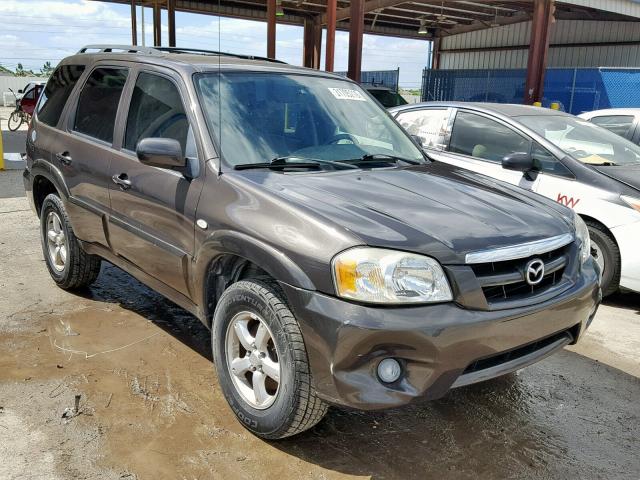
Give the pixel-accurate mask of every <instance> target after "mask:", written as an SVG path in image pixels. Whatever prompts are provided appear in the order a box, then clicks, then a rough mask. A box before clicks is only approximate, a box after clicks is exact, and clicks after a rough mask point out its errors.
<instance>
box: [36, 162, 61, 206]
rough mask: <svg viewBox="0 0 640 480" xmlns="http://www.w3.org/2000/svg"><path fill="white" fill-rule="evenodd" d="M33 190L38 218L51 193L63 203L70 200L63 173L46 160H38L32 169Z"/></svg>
mask: <svg viewBox="0 0 640 480" xmlns="http://www.w3.org/2000/svg"><path fill="white" fill-rule="evenodd" d="M31 178H32V183H31V188H32V193H33V202H34V205H35V208H36V213H37V214H38V217H39V216H40V210H41V208H42V202H43V201H44V199H45V197H46V196H47V195H49V194H50V193H56V194H58V196H59V197H61V200H62V201H63V202H66V201H67V200H68V199H69V189H68V188H67V186H66V184H65V182H64V179H63V177H62V173H61V172H60V170H58V169H57V168H56V167H54V166H53V165H51V164H50V163H49V162H46V161H44V160H36V161H34V162H33V165H32V167H31Z"/></svg>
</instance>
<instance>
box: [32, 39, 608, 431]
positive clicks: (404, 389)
mask: <svg viewBox="0 0 640 480" xmlns="http://www.w3.org/2000/svg"><path fill="white" fill-rule="evenodd" d="M27 157H28V161H27V169H26V170H25V173H24V182H25V187H26V190H27V193H28V195H29V197H30V199H31V201H32V205H33V207H34V209H35V211H36V213H37V214H38V215H39V217H40V219H41V232H42V245H43V251H44V256H45V259H46V263H47V266H48V268H49V271H50V273H51V276H52V278H53V279H54V281H55V282H56V283H57V284H58V285H59V286H60V287H62V288H66V289H74V288H79V287H83V286H87V285H89V284H91V283H92V282H93V281H94V280H95V279H96V277H97V276H98V274H99V271H100V263H101V261H102V259H106V260H107V261H109V262H111V263H113V264H114V265H117V266H118V267H120V268H122V269H124V270H126V271H127V272H129V273H131V274H132V275H133V276H135V277H136V278H138V279H140V280H141V281H143V282H145V283H146V284H148V285H149V286H151V287H152V288H154V289H156V290H157V291H158V292H160V293H162V294H163V295H165V296H166V297H168V298H169V299H171V300H172V301H174V302H175V303H177V304H179V305H180V306H182V307H184V308H185V309H187V310H188V311H190V312H192V313H193V314H194V315H196V316H198V318H200V319H201V320H202V322H203V323H204V324H205V325H207V326H208V327H210V328H211V332H212V349H213V356H214V360H215V364H216V368H217V372H218V378H219V382H220V385H221V387H222V390H223V392H224V394H225V397H226V398H227V400H228V402H229V404H230V406H231V408H232V409H233V411H234V412H235V414H236V415H237V417H238V418H239V420H240V421H241V422H242V423H243V424H244V425H245V426H246V427H247V428H248V429H249V430H251V431H252V432H254V433H256V434H258V435H260V436H263V437H265V438H282V437H286V436H289V435H293V434H295V433H298V432H300V431H303V430H305V429H307V428H309V427H311V426H313V425H314V424H315V423H316V422H318V421H319V420H320V419H321V418H322V416H323V415H324V413H325V411H326V408H327V404H330V403H331V404H337V405H345V406H350V407H354V408H360V409H380V408H389V407H396V406H400V405H404V404H407V403H409V402H412V401H415V400H418V399H433V398H437V397H440V396H442V395H444V394H446V392H447V391H448V390H449V389H450V388H454V387H459V386H463V385H467V384H470V383H474V382H478V381H481V380H485V379H487V378H492V377H495V376H497V375H502V374H505V373H508V372H511V371H513V370H516V369H519V368H522V367H524V366H526V365H529V364H531V363H533V362H535V361H537V360H540V359H542V358H544V357H545V356H547V355H549V354H551V353H552V352H554V351H556V350H557V349H559V348H562V347H563V346H564V345H566V344H569V343H575V342H576V341H578V339H579V337H580V335H581V334H582V333H583V332H584V331H585V329H586V328H587V327H588V325H589V323H590V322H591V320H592V318H593V316H594V314H595V311H596V308H597V306H598V303H599V301H600V287H599V272H598V269H597V266H596V265H595V262H594V261H593V259H592V257H591V256H590V246H589V236H588V233H587V229H586V226H585V224H584V222H582V221H581V220H580V219H579V217H577V216H574V214H573V213H572V212H571V211H570V210H569V209H567V208H565V207H563V206H561V205H559V204H557V203H555V202H552V201H550V200H547V199H545V198H543V197H539V196H536V195H535V194H531V193H528V192H525V191H523V190H520V189H518V188H517V187H512V186H510V185H507V184H504V183H501V182H496V181H494V180H491V179H489V178H487V177H483V176H478V175H475V174H473V173H470V172H468V171H466V170H463V169H458V168H456V167H452V166H449V165H446V164H442V163H437V162H433V161H431V160H430V159H429V158H427V157H426V156H425V154H424V153H422V152H421V150H420V148H419V147H418V145H417V144H416V143H415V142H414V140H412V139H411V138H410V137H409V136H408V135H407V134H406V133H404V131H403V130H402V129H401V128H400V127H399V125H398V124H397V123H396V122H395V121H394V120H393V119H392V118H391V117H390V116H389V115H388V114H387V112H385V111H384V109H383V108H381V107H380V105H379V104H378V103H377V102H376V101H375V100H373V98H372V97H370V96H369V95H368V94H367V93H366V92H365V91H364V90H362V89H361V88H360V87H359V86H358V85H356V84H355V83H353V82H351V81H349V80H346V79H344V78H341V77H338V76H334V75H331V74H328V73H324V72H318V71H314V70H308V69H303V68H297V67H291V66H289V65H286V64H283V63H280V62H276V61H271V60H267V59H259V58H254V57H245V56H238V55H230V54H221V53H216V52H206V51H193V50H185V49H160V48H138V47H114V46H94V47H86V48H83V49H82V50H81V51H80V52H79V53H78V54H77V55H74V56H71V57H69V58H66V59H65V60H63V61H62V62H61V64H60V65H59V66H58V68H57V69H56V71H55V72H54V74H53V75H52V77H51V78H50V80H49V82H48V83H47V86H46V88H45V91H44V93H43V95H42V97H41V99H40V101H39V104H38V106H37V111H36V113H35V115H34V119H33V122H32V124H31V126H30V129H29V131H28V134H27Z"/></svg>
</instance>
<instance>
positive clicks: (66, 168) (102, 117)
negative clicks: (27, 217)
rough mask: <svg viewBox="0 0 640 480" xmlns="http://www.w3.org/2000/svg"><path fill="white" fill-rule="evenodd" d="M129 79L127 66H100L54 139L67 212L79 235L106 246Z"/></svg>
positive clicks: (89, 76) (89, 74)
mask: <svg viewBox="0 0 640 480" xmlns="http://www.w3.org/2000/svg"><path fill="white" fill-rule="evenodd" d="M128 75H129V68H128V66H127V65H126V64H111V63H109V64H105V65H101V64H97V65H94V67H93V68H92V70H91V71H90V72H87V73H86V74H85V76H84V77H83V79H82V80H81V83H82V87H81V89H80V90H79V91H78V93H77V94H74V97H75V98H72V99H71V101H70V102H69V103H70V104H69V108H68V113H67V114H66V120H65V128H64V129H63V130H61V131H60V132H58V134H57V135H56V137H55V138H54V139H53V140H52V147H51V148H52V152H53V158H52V162H53V163H54V164H55V165H56V166H57V167H58V168H59V169H60V171H61V172H62V174H63V177H64V181H65V183H66V185H67V187H68V189H69V192H70V198H69V202H68V205H67V209H68V210H69V211H70V216H71V218H72V219H73V229H74V232H75V234H76V236H77V237H78V238H80V239H82V240H85V241H87V242H93V243H98V244H102V245H105V246H107V245H108V242H107V238H106V235H105V229H104V219H105V218H106V215H107V214H108V210H109V191H108V187H109V162H110V160H111V155H112V153H113V138H114V126H115V119H116V115H117V112H118V106H119V104H120V102H121V100H122V93H123V91H124V87H125V84H126V81H127V77H128Z"/></svg>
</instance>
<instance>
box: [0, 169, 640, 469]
mask: <svg viewBox="0 0 640 480" xmlns="http://www.w3.org/2000/svg"><path fill="white" fill-rule="evenodd" d="M23 195H24V193H23V191H22V188H21V178H20V172H4V173H0V251H1V252H2V254H1V262H0V352H1V353H0V478H2V479H52V480H57V479H82V478H87V479H97V478H100V479H101V478H106V479H111V478H114V479H117V478H120V479H165V478H167V479H207V478H223V479H236V478H239V479H245V478H246V479H251V480H256V479H262V478H277V479H299V478H308V479H343V478H374V479H394V478H403V479H411V478H419V479H425V478H434V479H441V478H456V479H458V478H581V479H592V478H603V479H604V478H606V479H614V478H615V479H633V480H637V479H638V478H640V455H639V453H640V380H639V377H640V311H639V310H640V295H637V294H624V295H618V296H616V297H615V298H613V299H610V300H609V301H608V302H607V303H606V305H604V306H603V307H602V308H601V310H600V311H599V313H598V315H597V317H596V319H595V321H594V323H593V325H592V328H591V329H590V331H589V332H588V334H587V335H586V337H585V338H583V340H582V341H581V343H580V344H578V345H577V346H575V347H571V348H567V349H566V350H564V351H563V352H560V353H559V354H556V355H554V356H552V357H550V358H548V359H546V360H544V361H542V362H540V363H538V364H536V365H534V366H532V367H529V368H527V369H525V370H522V371H520V372H518V373H517V374H514V375H510V376H507V377H504V378H500V379H497V380H494V381H491V382H487V383H484V384H479V385H475V386H471V387H467V388H461V389H458V390H455V391H452V392H450V394H449V395H448V396H446V397H445V398H443V399H441V400H439V401H435V402H431V403H426V404H423V405H416V406H411V407H408V408H405V409H401V410H394V411H389V412H377V413H359V412H351V411H346V410H340V409H331V410H330V412H329V414H328V415H327V417H326V418H325V420H324V421H322V422H321V423H320V424H319V425H318V426H316V427H315V428H314V429H312V430H311V431H309V432H306V433H304V434H302V435H299V436H297V437H294V438H291V439H288V440H285V441H280V442H271V443H269V442H265V441H262V440H259V439H257V438H256V437H254V436H252V435H251V434H249V433H247V432H246V431H245V430H244V429H243V428H242V427H241V426H240V424H239V423H238V422H237V421H236V419H235V417H234V415H233V414H232V412H231V410H230V409H229V408H228V407H227V405H226V403H225V401H224V398H223V396H222V393H221V391H220V389H219V387H218V385H217V380H216V375H215V372H214V369H213V367H212V363H211V353H210V346H209V334H208V331H207V330H206V329H205V328H204V327H203V326H202V325H201V324H200V322H199V321H198V320H196V319H195V318H194V317H192V316H191V315H189V314H188V313H186V312H185V311H184V310H182V309H180V308H178V307H177V306H175V305H174V304H172V303H171V302H169V301H167V300H165V299H164V298H162V297H161V296H160V295H158V294H156V293H154V292H153V291H151V290H150V289H148V288H146V287H145V286H143V285H142V284H140V283H139V282H138V281H136V280H134V279H133V278H132V277H130V276H129V275H127V274H126V273H124V272H122V271H120V270H118V269H116V268H115V267H113V266H111V265H108V264H104V265H103V268H102V272H101V274H100V277H99V279H98V281H97V282H96V284H95V285H94V286H93V287H91V288H90V289H88V290H86V291H84V292H81V293H76V294H71V293H67V292H64V291H62V290H60V289H58V288H56V287H55V285H54V284H53V282H52V281H51V280H50V278H49V276H48V273H47V270H46V267H45V264H44V262H43V260H42V252H41V247H40V241H39V238H38V222H37V220H36V217H35V215H34V214H33V213H32V212H31V211H30V210H29V207H28V205H27V201H26V199H25V198H24V196H23ZM76 395H80V399H79V413H78V414H77V415H76V414H74V410H73V409H74V402H75V398H76ZM65 412H66V413H65Z"/></svg>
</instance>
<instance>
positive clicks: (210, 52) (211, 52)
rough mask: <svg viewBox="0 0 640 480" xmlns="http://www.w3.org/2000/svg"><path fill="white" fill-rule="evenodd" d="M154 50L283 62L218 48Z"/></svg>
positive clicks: (165, 48)
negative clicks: (223, 50)
mask: <svg viewBox="0 0 640 480" xmlns="http://www.w3.org/2000/svg"><path fill="white" fill-rule="evenodd" d="M154 48H155V49H156V50H159V51H161V52H167V53H195V54H196V55H220V56H222V57H234V58H243V59H246V60H262V61H264V62H273V63H285V64H286V62H283V61H282V60H276V59H275V58H267V57H259V56H256V55H244V54H241V53H230V52H220V51H218V50H203V49H201V48H183V47H154Z"/></svg>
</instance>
